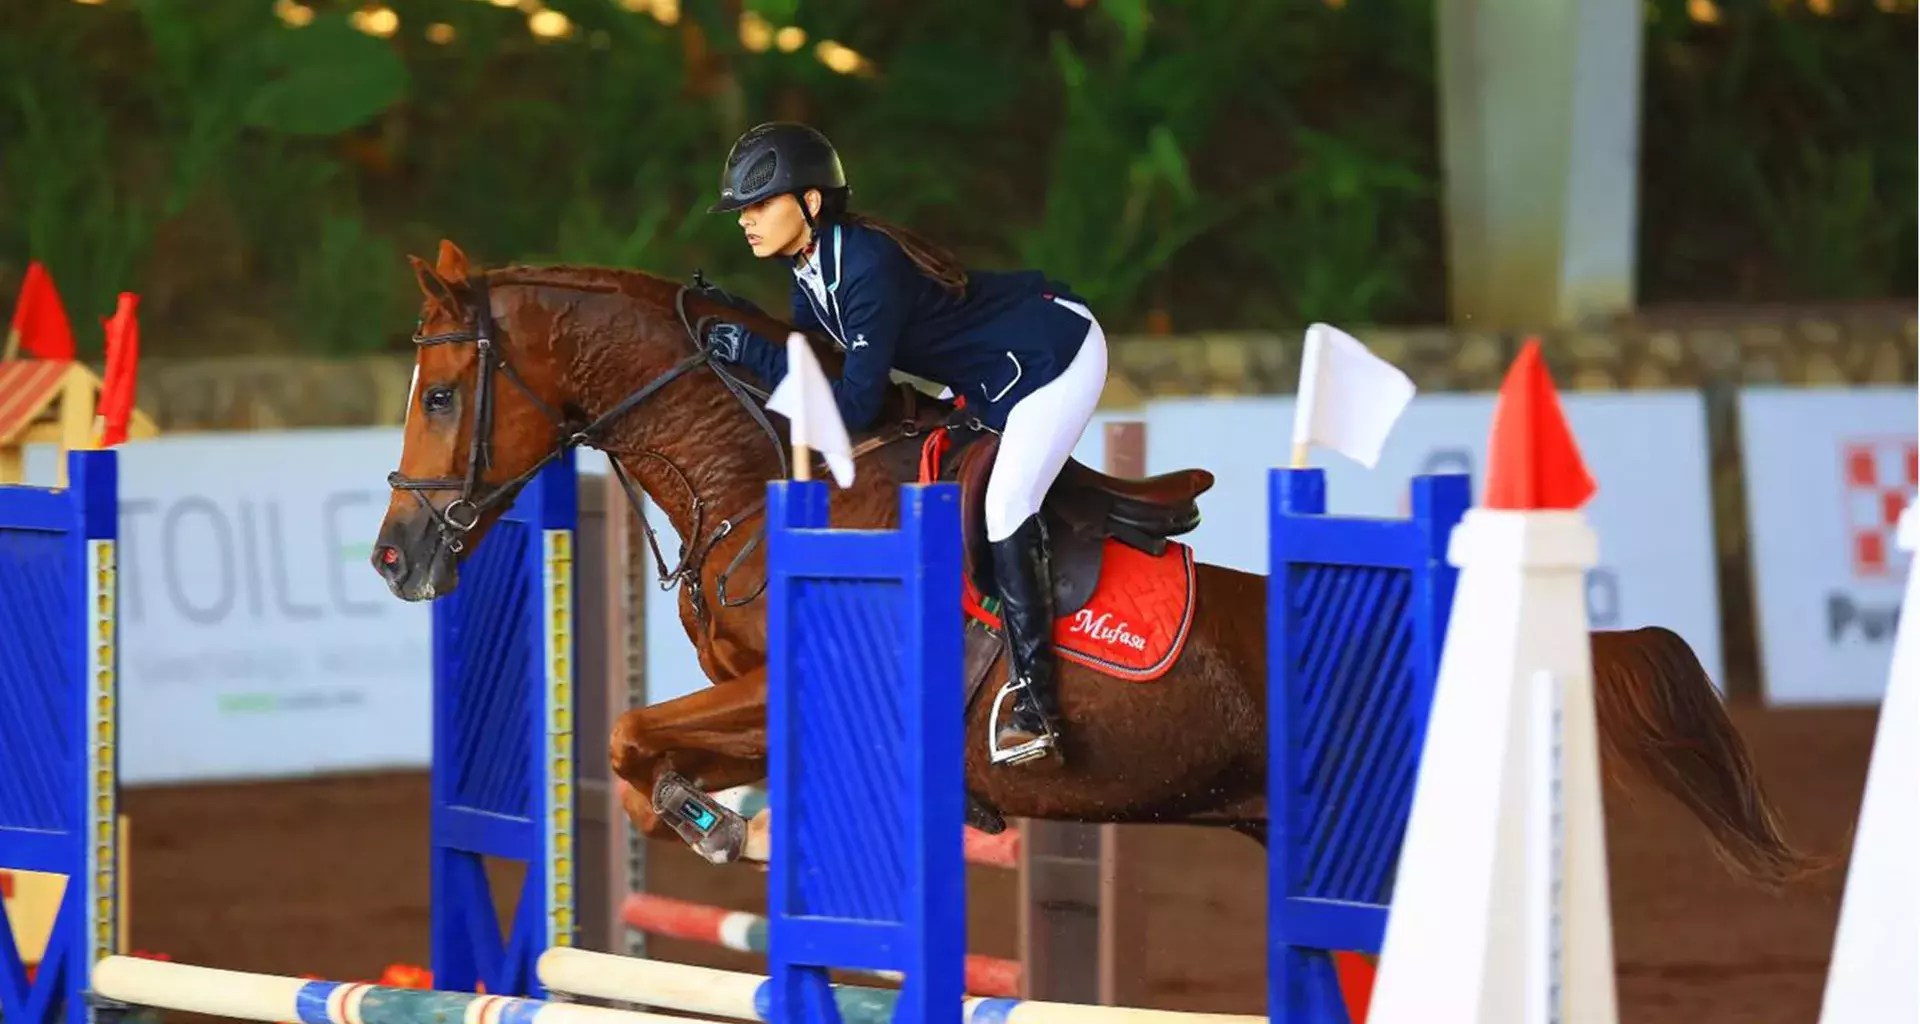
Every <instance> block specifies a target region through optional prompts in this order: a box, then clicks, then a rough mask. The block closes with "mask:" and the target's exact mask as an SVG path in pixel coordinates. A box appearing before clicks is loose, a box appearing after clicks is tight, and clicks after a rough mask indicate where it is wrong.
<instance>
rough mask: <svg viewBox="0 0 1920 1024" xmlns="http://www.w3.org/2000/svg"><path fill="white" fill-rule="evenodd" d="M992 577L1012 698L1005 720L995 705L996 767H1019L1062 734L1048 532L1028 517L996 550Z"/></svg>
mask: <svg viewBox="0 0 1920 1024" xmlns="http://www.w3.org/2000/svg"><path fill="white" fill-rule="evenodd" d="M993 575H994V581H995V583H997V584H998V586H999V589H1000V623H1001V626H1002V627H1003V629H1004V630H1005V632H1006V638H1007V653H1008V665H1007V685H1006V686H1005V687H1004V688H1003V689H1002V690H1001V692H1000V699H1004V698H1005V697H1007V696H1008V695H1011V696H1012V698H1013V708H1012V710H1011V711H1010V712H1009V713H1008V714H1007V715H1006V716H1005V717H1004V718H1003V717H1001V716H1000V714H999V707H998V706H999V704H1000V699H996V700H995V701H994V704H995V715H994V718H995V721H994V728H995V731H994V742H993V755H992V760H993V762H994V763H995V764H1020V763H1022V762H1024V761H1029V760H1032V759H1034V758H1038V757H1045V756H1047V754H1048V753H1049V752H1051V751H1052V750H1053V749H1054V747H1055V745H1056V743H1057V741H1058V734H1059V721H1060V718H1061V715H1060V705H1059V702H1058V697H1057V696H1056V693H1055V689H1054V682H1055V679H1054V675H1055V660H1054V651H1053V618H1054V616H1053V567H1052V563H1051V562H1050V561H1049V559H1048V552H1047V539H1046V530H1045V527H1044V526H1043V525H1042V523H1041V521H1040V517H1039V516H1038V515H1033V516H1029V517H1028V518H1027V520H1026V522H1023V523H1021V524H1020V528H1019V529H1017V530H1015V531H1013V535H1012V536H1011V537H1008V538H1007V539H1005V540H1002V541H998V542H996V543H994V545H993Z"/></svg>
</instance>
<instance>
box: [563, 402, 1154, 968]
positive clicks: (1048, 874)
mask: <svg viewBox="0 0 1920 1024" xmlns="http://www.w3.org/2000/svg"><path fill="white" fill-rule="evenodd" d="M1105 440H1106V458H1105V460H1104V461H1105V464H1106V470H1107V471H1108V472H1110V473H1118V474H1123V475H1128V476H1140V475H1144V472H1145V466H1146V426H1145V424H1144V423H1141V422H1138V421H1129V422H1116V423H1110V424H1108V425H1107V426H1106V428H1105ZM582 484H583V486H582V487H581V488H580V503H579V514H580V529H579V532H578V534H577V537H576V551H577V554H578V557H577V558H576V560H575V562H574V566H575V571H576V572H577V573H578V574H579V575H578V580H577V587H578V591H577V594H578V603H577V605H576V609H577V614H578V615H579V621H580V630H579V633H578V636H579V639H580V643H579V646H578V648H577V657H578V658H579V666H580V667H579V678H580V680H581V687H582V689H581V693H580V699H579V701H578V703H577V705H576V706H577V709H578V712H577V713H578V716H579V717H578V725H579V728H578V731H577V733H576V735H577V736H580V737H582V738H583V739H584V740H585V741H586V742H588V743H593V742H598V740H597V739H596V738H598V737H604V736H606V735H607V734H608V733H609V732H610V731H611V730H612V728H613V723H614V721H615V720H616V719H617V718H618V717H619V716H620V714H621V713H622V712H624V711H626V710H627V709H628V708H630V707H636V706H643V705H645V704H646V703H647V702H648V699H647V687H646V632H645V621H646V615H645V609H646V604H645V602H646V593H647V591H648V589H650V587H651V585H652V579H653V572H652V567H651V566H650V565H648V564H646V557H647V549H646V545H645V540H644V538H643V537H642V536H641V534H640V533H639V523H638V520H637V519H636V518H635V517H634V515H633V513H632V512H631V511H630V510H629V508H628V505H627V498H626V495H625V494H624V493H623V491H622V490H621V488H620V484H619V481H618V480H617V479H616V478H615V477H613V476H611V475H609V476H606V477H604V478H602V479H599V480H594V481H592V482H588V480H587V479H585V478H583V480H582ZM596 681H604V683H597V682H596ZM623 682H624V685H622V683H623ZM596 686H599V688H600V689H599V692H598V693H597V694H596V693H595V692H594V691H593V688H594V687H596ZM577 763H578V765H579V784H580V810H579V816H578V818H577V819H576V820H577V827H578V829H579V832H578V837H577V843H578V847H577V848H578V850H579V860H578V868H579V874H578V876H577V877H578V878H579V880H580V899H579V900H578V901H577V904H576V906H577V907H578V911H577V913H578V921H579V925H580V932H579V940H578V945H579V946H580V948H582V949H593V950H607V951H609V952H614V953H623V954H625V955H628V956H645V955H646V937H645V936H644V935H641V934H640V933H638V932H636V931H634V930H632V929H630V928H628V927H627V925H626V923H625V921H624V920H623V919H622V917H621V912H620V911H621V904H622V902H623V901H624V899H625V897H626V895H627V894H628V893H633V892H644V891H646V868H645V862H644V854H643V852H642V846H643V845H644V844H642V843H638V842H634V841H633V840H632V828H631V826H630V825H629V824H628V823H627V818H626V812H625V811H624V810H623V809H622V808H621V806H620V797H619V793H618V791H617V790H616V788H615V786H614V780H613V778H612V773H611V769H610V768H609V766H608V764H607V759H606V758H605V757H604V756H597V755H596V756H581V757H580V758H578V760H577ZM1016 827H1018V828H1019V829H1020V830H1021V832H1022V835H1021V837H1020V840H1021V842H1020V864H1019V868H1018V870H1019V872H1020V877H1019V894H1020V895H1019V908H1018V912H1019V933H1020V966H1021V978H1022V992H1021V996H1022V997H1023V998H1027V999H1042V1000H1049V1001H1057V1002H1071V1003H1086V1004H1097V1005H1102V1006H1142V1005H1145V1003H1146V997H1145V985H1146V974H1147V972H1146V969H1145V968H1146V959H1147V957H1146V945H1147V930H1146V927H1145V924H1144V922H1143V921H1141V919H1140V918H1141V915H1143V914H1144V913H1145V909H1144V904H1145V901H1144V900H1143V899H1142V898H1141V897H1140V891H1141V889H1142V888H1143V887H1142V885H1141V884H1140V881H1139V878H1138V875H1137V872H1138V871H1139V869H1140V867H1141V864H1142V858H1141V857H1139V856H1138V855H1137V854H1136V855H1130V854H1129V853H1128V849H1129V847H1130V846H1132V845H1133V843H1134V841H1135V839H1136V837H1138V836H1139V832H1138V830H1137V828H1124V827H1121V826H1116V825H1083V824H1078V823H1074V822H1052V821H1032V820H1024V819H1019V820H1017V821H1016Z"/></svg>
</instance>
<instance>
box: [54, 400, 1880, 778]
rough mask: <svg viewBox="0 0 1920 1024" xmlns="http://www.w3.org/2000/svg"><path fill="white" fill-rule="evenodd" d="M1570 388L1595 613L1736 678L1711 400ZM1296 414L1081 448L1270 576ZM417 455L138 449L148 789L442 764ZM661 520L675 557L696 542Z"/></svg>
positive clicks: (680, 683)
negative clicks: (386, 519) (1726, 638)
mask: <svg viewBox="0 0 1920 1024" xmlns="http://www.w3.org/2000/svg"><path fill="white" fill-rule="evenodd" d="M1565 401H1566V405H1567V409H1568V413H1569V416H1570V418H1571V419H1572V421H1573V427H1574V430H1575V433H1576V435H1577V436H1578V438H1579V440H1580V443H1581V446H1582V448H1583V450H1584V451H1585V452H1586V455H1587V458H1588V461H1589V464H1590V465H1591V467H1592V469H1593V472H1594V475H1595V476H1596V478H1597V479H1598V480H1599V482H1600V491H1599V494H1598V495H1597V496H1596V497H1595V499H1594V501H1593V504H1592V506H1591V512H1592V515H1593V519H1594V523H1595V526H1596V528H1597V529H1598V531H1599V533H1600V543H1601V565H1600V566H1599V567H1598V568H1597V569H1595V570H1594V572H1593V574H1592V577H1591V584H1590V587H1589V603H1590V605H1591V607H1592V611H1593V618H1594V622H1595V624H1596V626H1599V627H1603V628H1614V627H1626V626H1633V625H1639V624H1644V623H1658V624H1661V625H1665V626H1668V627H1670V628H1672V629H1674V630H1675V631H1676V632H1678V633H1680V634H1681V635H1682V636H1684V637H1686V639H1687V640H1688V642H1689V643H1691V644H1692V645H1693V647H1694V649H1695V650H1696V651H1698V652H1699V654H1700V657H1701V660H1702V663H1703V664H1704V665H1706V667H1707V668H1708V670H1709V671H1710V672H1712V673H1713V674H1714V676H1715V679H1716V680H1718V678H1719V672H1720V665H1721V655H1720V642H1719V629H1718V622H1719V614H1718V604H1717V597H1716V592H1715V588H1714V576H1713V543H1712V533H1711V519H1710V515H1709V505H1708V497H1707V446H1706V440H1705V432H1704V431H1705V427H1704V422H1703V419H1704V414H1703V411H1702V408H1701V403H1700V401H1699V399H1698V398H1697V396H1694V395H1692V394H1632V395H1617V394H1616V395H1584V394H1574V395H1568V396H1566V398H1565ZM1492 408H1493V402H1492V396H1490V395H1469V396H1454V395H1422V396H1419V397H1417V398H1415V399H1414V402H1413V404H1412V405H1411V406H1410V407H1409V408H1408V410H1407V413H1406V415H1405V417H1404V418H1403V419H1402V421H1401V423H1400V425H1399V426H1398V427H1397V428H1396V429H1395V431H1394V434H1393V436H1392V437H1391V438H1390V439H1389V440H1388V442H1387V446H1386V449H1385V451H1384V452H1383V453H1382V456H1381V463H1380V468H1379V469H1377V470H1373V471H1369V470H1366V469H1364V468H1362V467H1360V466H1357V465H1354V464H1351V463H1348V462H1346V461H1345V460H1343V459H1341V458H1339V457H1338V456H1331V455H1325V454H1324V453H1323V454H1320V455H1318V456H1316V464H1322V465H1326V466H1327V467H1328V470H1329V473H1328V475H1329V481H1328V488H1329V498H1330V503H1331V510H1332V511H1333V512H1335V513H1341V514H1386V515H1404V514H1405V511H1406V510H1405V501H1406V498H1405V495H1406V485H1407V480H1408V479H1409V478H1410V477H1411V476H1413V475H1414V474H1415V473H1417V472H1424V471H1434V470H1449V469H1466V470H1469V471H1471V472H1473V473H1474V482H1475V486H1476V491H1477V490H1478V487H1479V486H1480V485H1481V484H1482V483H1483V481H1482V479H1481V476H1482V473H1481V460H1482V458H1483V455H1484V451H1485V446H1486V441H1487V430H1488V426H1489V423H1490V418H1491V414H1492ZM1292 415H1293V410H1292V402H1291V400H1290V399H1288V398H1221V399H1214V400H1205V399H1198V400H1191V401H1171V402H1161V403H1155V404H1154V405H1153V406H1151V407H1150V408H1149V409H1148V410H1146V411H1145V412H1144V413H1141V412H1123V413H1108V412H1103V413H1101V414H1100V415H1099V416H1097V417H1096V419H1095V422H1094V423H1093V425H1091V426H1090V427H1089V428H1088V430H1087V432H1086V435H1085V437H1084V438H1083V439H1082V441H1081V443H1080V445H1079V446H1078V448H1077V449H1076V451H1075V454H1076V456H1077V457H1078V458H1080V459H1081V460H1082V461H1083V462H1086V463H1087V464H1089V465H1094V466H1099V465H1101V464H1102V462H1103V460H1104V446H1103V443H1102V436H1101V429H1100V428H1101V425H1102V424H1104V423H1106V422H1108V421H1112V420H1122V419H1141V418H1144V419H1145V420H1146V421H1147V423H1148V430H1147V445H1148V452H1147V468H1148V471H1149V472H1152V473H1159V472H1165V471H1168V470H1172V469H1176V468H1180V467H1184V466H1202V467H1205V468H1207V469H1210V470H1212V471H1213V472H1214V474H1215V477H1216V483H1215V485H1214V488H1213V490H1212V491H1210V492H1209V493H1208V494H1206V495H1205V496H1204V497H1202V499H1201V508H1202V511H1203V514H1204V518H1203V522H1202V525H1201V527H1200V528H1199V529H1198V530H1196V531H1195V532H1194V533H1193V534H1191V535H1189V536H1188V537H1186V538H1185V539H1186V540H1188V541H1189V542H1191V543H1192V544H1193V545H1194V547H1195V548H1196V550H1197V552H1198V554H1199V556H1200V557H1201V558H1202V559H1204V560H1206V561H1210V562H1215V563H1218V564H1222V565H1228V566H1232V567H1235V568H1240V569H1244V570H1247V571H1252V572H1264V570H1265V564H1266V552H1267V546H1266V545H1267V538H1266V486H1267V485H1266V479H1267V477H1266V470H1267V469H1268V467H1270V466H1274V465H1280V464H1284V462H1285V460H1286V457H1287V447H1288V445H1287V438H1288V428H1289V424H1290V423H1291V422H1292ZM1750 426H1751V424H1750ZM1909 426H1910V424H1909ZM399 449H400V431H399V430H398V429H397V428H369V429H360V430H303V431H289V432H281V433H236V434H203V435H182V436H177V437H165V438H159V439H155V440H151V441H142V442H136V443H133V444H129V445H127V446H125V447H124V448H122V449H121V451H122V453H123V457H122V460H121V500H122V512H121V531H122V537H123V543H122V556H121V557H122V575H121V580H122V588H123V610H124V619H123V622H122V626H121V628H122V644H123V647H122V652H123V653H122V672H123V675H122V680H123V682H122V685H123V687H124V697H123V704H122V708H123V713H124V719H123V734H124V745H123V750H122V770H123V772H124V776H125V780H126V781H127V782H128V783H129V784H133V785H139V784H146V783H160V782H177V781H199V780H210V779H239V778H257V777H268V776H276V775H293V774H303V773H308V772H313V771H327V770H360V769H369V768H382V767H408V768H417V767H422V766H424V765H425V764H426V763H427V760H428V757H429V752H430V743H431V735H430V730H431V715H430V703H431V690H432V685H431V684H432V665H431V658H432V637H431V613H430V609H429V608H428V606H426V605H415V604H407V603H404V602H401V601H399V600H396V599H395V598H393V597H392V596H391V595H390V594H389V593H388V592H387V590H386V587H385V585H384V584H383V583H382V582H381V581H380V579H379V577H378V576H377V575H376V574H375V573H374V572H373V571H372V570H371V568H369V566H368V561H367V559H368V555H369V553H370V550H371V545H372V542H373V539H374V535H375V532H376V531H377V529H378V526H379V522H380V519H381V517H382V515H383V514H384V510H385V508H386V504H387V500H388V489H387V485H386V479H385V478H386V473H387V472H388V470H390V469H392V468H393V467H394V466H395V465H397V463H398V456H399ZM578 464H579V466H580V469H581V470H582V471H583V472H587V473H596V472H605V465H606V463H605V458H604V456H601V455H600V454H599V453H597V452H591V451H588V452H582V453H580V457H579V460H578ZM51 468H52V461H51V452H50V451H47V450H45V449H40V450H36V451H32V452H30V457H29V464H28V472H29V475H30V479H31V480H37V481H39V482H45V481H47V480H49V479H51ZM648 512H649V514H650V517H651V519H652V522H653V524H654V526H655V528H656V529H657V530H659V532H660V542H661V546H662V548H663V550H664V553H665V554H666V555H667V557H668V559H669V560H672V559H673V558H674V557H675V556H676V554H677V552H676V550H675V549H676V548H677V546H678V538H677V537H676V536H675V535H674V533H673V531H672V529H671V527H670V526H669V525H668V524H667V522H666V519H665V517H664V516H662V515H660V514H659V513H658V511H657V510H654V509H652V508H651V507H649V508H648ZM646 600H647V610H646V620H647V673H648V686H649V690H650V695H651V700H652V701H653V702H655V703H658V702H660V701H663V700H669V699H672V698H674V697H678V696H681V695H684V694H688V693H692V692H695V691H696V690H699V689H701V688H703V687H704V686H706V681H705V678H704V677H703V676H702V675H701V673H700V668H699V663H698V661H697V660H696V659H695V657H694V651H693V645H692V644H691V643H690V642H689V641H688V640H687V637H686V632H685V630H684V629H683V628H682V626H681V625H680V622H679V618H678V608H677V604H676V602H675V600H674V595H673V594H670V593H662V592H661V591H659V590H658V588H656V587H653V586H648V587H647V588H646ZM1887 635H1888V637H1891V629H1890V627H1889V629H1888V632H1887ZM1867 674H1868V675H1871V674H1872V673H1867ZM1879 675H1880V677H1881V678H1884V671H1882V672H1880V673H1879Z"/></svg>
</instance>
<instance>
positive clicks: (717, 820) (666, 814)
mask: <svg viewBox="0 0 1920 1024" xmlns="http://www.w3.org/2000/svg"><path fill="white" fill-rule="evenodd" d="M653 809H654V811H655V813H657V814H659V815H660V817H661V819H662V820H664V821H665V822H666V823H667V824H669V825H671V826H673V830H674V831H675V832H678V833H679V834H680V838H681V839H684V840H686V842H687V845H688V846H691V847H693V850H694V852H695V853H698V854H699V855H700V856H702V857H705V858H706V859H707V860H708V861H709V862H710V863H714V864H731V863H732V862H734V861H736V860H739V859H740V854H741V853H743V852H745V851H746V848H747V821H746V819H745V818H742V817H740V814H739V812H737V811H735V810H733V809H732V808H731V807H728V806H726V805H725V804H722V803H720V802H719V801H718V800H715V799H714V798H713V797H712V796H710V795H709V794H707V793H706V791H704V790H702V789H700V787H698V786H695V785H694V784H693V783H692V782H689V781H688V780H687V778H686V777H685V776H683V775H681V774H680V773H679V772H666V773H663V774H662V775H661V776H660V781H658V782H656V783H654V786H653Z"/></svg>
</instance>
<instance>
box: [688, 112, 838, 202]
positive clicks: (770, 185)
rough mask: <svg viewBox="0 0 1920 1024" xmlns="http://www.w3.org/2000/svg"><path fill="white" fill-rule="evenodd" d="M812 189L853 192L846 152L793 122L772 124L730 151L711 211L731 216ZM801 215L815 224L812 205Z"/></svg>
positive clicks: (753, 131)
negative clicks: (843, 166)
mask: <svg viewBox="0 0 1920 1024" xmlns="http://www.w3.org/2000/svg"><path fill="white" fill-rule="evenodd" d="M810 188H817V189H819V190H820V191H821V193H822V194H823V195H832V194H833V193H835V192H836V191H838V192H844V191H846V188H847V175H846V172H845V171H843V170H841V169H840V154H838V153H836V152H834V149H833V143H831V142H828V141H827V137H826V136H825V135H822V134H820V133H819V132H817V131H815V130H813V129H812V128H809V127H807V126H806V125H804V124H795V123H793V122H791V121H770V122H768V123H766V124H763V125H758V126H756V127H754V128H750V129H748V130H747V133H746V134H745V135H742V136H740V139H739V141H738V142H735V143H734V144H733V149H732V150H731V151H730V152H728V153H727V163H726V166H725V167H723V168H722V169H721V171H720V201H719V202H717V203H714V204H713V205H712V206H710V207H708V208H707V212H708V213H727V212H730V211H733V210H738V209H742V208H744V207H748V206H752V205H753V204H755V203H758V202H761V201H762V200H766V199H770V198H772V197H774V196H777V195H783V194H792V195H793V196H795V197H796V198H797V197H799V196H802V195H804V194H805V193H806V191H807V190H808V189H810ZM800 212H801V214H802V215H803V216H805V217H806V218H807V223H808V224H809V225H811V224H812V223H813V215H812V214H810V213H808V212H807V205H806V203H804V202H802V203H801V204H800Z"/></svg>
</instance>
